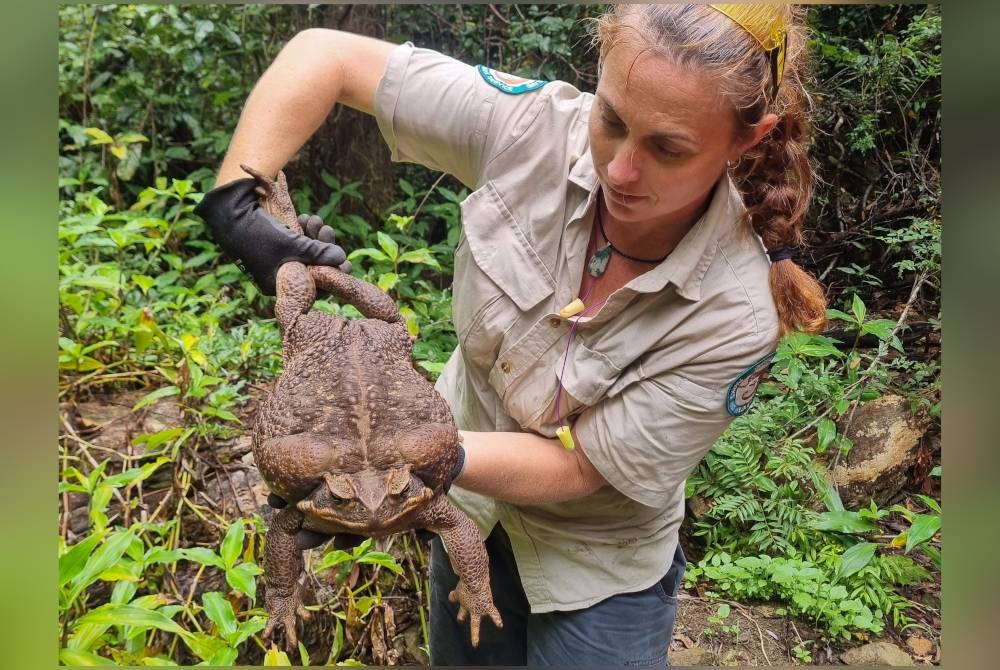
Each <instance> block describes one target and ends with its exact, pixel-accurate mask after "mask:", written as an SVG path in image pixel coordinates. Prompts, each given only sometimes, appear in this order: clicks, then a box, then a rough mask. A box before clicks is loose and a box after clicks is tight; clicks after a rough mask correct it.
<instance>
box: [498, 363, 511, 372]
mask: <svg viewBox="0 0 1000 670" xmlns="http://www.w3.org/2000/svg"><path fill="white" fill-rule="evenodd" d="M500 369H501V370H503V372H504V374H507V373H508V372H510V363H508V362H507V361H504V362H503V363H501V364H500Z"/></svg>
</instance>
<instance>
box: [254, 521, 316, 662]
mask: <svg viewBox="0 0 1000 670" xmlns="http://www.w3.org/2000/svg"><path fill="white" fill-rule="evenodd" d="M300 528H302V512H300V511H299V510H297V509H296V508H295V507H294V506H291V505H289V506H288V507H285V508H283V509H280V510H278V511H277V512H275V514H274V517H273V518H272V519H271V526H270V527H269V528H268V530H267V544H266V545H265V547H264V584H265V585H266V587H267V592H266V593H265V594H264V604H265V606H266V607H267V615H268V621H267V627H265V628H264V638H265V639H270V637H271V634H272V633H273V632H274V628H275V626H276V625H278V624H280V625H281V626H282V627H283V628H284V630H285V643H286V647H287V648H288V649H290V650H291V649H294V648H295V647H296V645H297V644H298V640H299V639H298V636H297V635H296V634H295V617H296V615H298V616H301V617H302V619H303V620H305V621H308V620H309V618H310V617H311V616H312V615H311V614H310V613H309V611H308V610H307V609H306V608H305V607H304V606H303V605H302V595H301V593H300V590H299V586H298V582H299V575H300V574H301V573H302V550H301V549H299V548H298V547H297V546H296V544H295V534H296V533H297V532H298V531H299V529H300Z"/></svg>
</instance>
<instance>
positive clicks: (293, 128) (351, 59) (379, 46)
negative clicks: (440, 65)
mask: <svg viewBox="0 0 1000 670" xmlns="http://www.w3.org/2000/svg"><path fill="white" fill-rule="evenodd" d="M394 48H395V45H394V44H391V43H388V42H380V41H379V40H374V39H371V38H368V37H364V36H361V35H353V34H350V33H343V32H339V31H335V30H325V29H311V30H305V31H302V32H300V33H298V34H297V35H296V36H295V37H293V38H292V39H291V40H289V42H288V44H286V45H285V47H284V48H283V49H282V50H281V52H280V53H279V54H278V56H277V58H275V60H274V62H273V63H272V64H271V66H270V67H269V68H268V69H267V71H266V72H264V74H263V75H262V76H261V78H260V80H259V81H258V82H257V84H256V86H254V89H253V91H252V92H251V93H250V96H249V97H248V98H247V101H246V105H245V106H244V108H243V113H242V114H241V115H240V121H239V124H238V125H237V127H236V130H235V132H234V133H233V139H232V141H231V143H230V145H229V150H228V151H227V153H226V157H225V159H224V160H223V162H222V167H221V168H220V170H219V175H218V179H217V180H216V186H221V185H222V184H225V183H227V182H230V181H233V180H234V179H239V178H241V177H246V176H247V175H246V174H245V173H244V172H243V170H242V169H240V164H247V165H251V166H253V167H254V168H255V169H257V170H259V171H260V172H263V173H264V174H266V175H269V176H270V175H274V174H276V173H277V171H278V170H279V169H281V168H282V167H283V166H284V165H285V164H286V163H287V162H288V161H289V160H290V159H291V158H292V156H294V155H295V153H296V152H297V151H298V150H299V149H300V148H301V147H302V145H303V144H305V143H306V141H307V140H308V139H309V138H310V137H311V136H312V134H313V133H314V132H316V130H317V129H318V128H319V127H320V125H321V124H322V123H323V121H324V119H326V117H327V115H328V114H329V113H330V110H331V109H333V106H334V105H335V104H337V103H338V102H341V103H343V104H345V105H348V106H350V107H354V108H357V109H361V110H362V111H366V112H368V113H371V112H372V110H373V107H374V98H375V89H376V88H377V87H378V82H379V80H380V79H381V76H382V73H383V72H384V71H385V65H386V62H387V61H388V58H389V55H390V54H391V52H392V50H393V49H394Z"/></svg>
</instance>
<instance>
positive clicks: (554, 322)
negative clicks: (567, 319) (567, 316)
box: [549, 316, 562, 328]
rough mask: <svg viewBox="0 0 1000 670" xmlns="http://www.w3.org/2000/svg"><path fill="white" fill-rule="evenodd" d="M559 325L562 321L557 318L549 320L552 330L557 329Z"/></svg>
mask: <svg viewBox="0 0 1000 670" xmlns="http://www.w3.org/2000/svg"><path fill="white" fill-rule="evenodd" d="M560 323H562V319H560V318H559V317H558V316H554V317H552V318H551V319H549V325H550V326H552V327H553V328H558V327H559V324H560Z"/></svg>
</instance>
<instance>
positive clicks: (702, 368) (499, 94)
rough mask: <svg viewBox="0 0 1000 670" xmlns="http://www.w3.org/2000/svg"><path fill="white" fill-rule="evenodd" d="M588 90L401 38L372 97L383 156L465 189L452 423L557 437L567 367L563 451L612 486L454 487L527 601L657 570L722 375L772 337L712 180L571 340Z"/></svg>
mask: <svg viewBox="0 0 1000 670" xmlns="http://www.w3.org/2000/svg"><path fill="white" fill-rule="evenodd" d="M491 78H492V80H493V82H494V84H490V83H489V81H488V80H489V79H491ZM498 86H499V87H504V86H507V89H508V91H515V92H514V93H511V92H507V91H503V90H500V88H498ZM511 86H513V88H511ZM521 89H528V90H526V91H525V92H522V93H517V92H516V91H518V90H521ZM592 100H593V96H592V95H591V94H588V93H582V92H580V91H578V90H577V89H576V88H574V87H572V86H571V85H569V84H567V83H564V82H557V81H556V82H549V83H546V84H544V86H543V85H542V84H541V83H537V84H532V83H527V84H525V83H521V84H517V83H516V81H514V82H513V84H512V79H511V78H509V77H507V76H505V75H501V74H499V73H495V72H492V71H489V70H486V69H483V68H479V69H477V68H475V67H472V66H469V65H466V64H463V63H460V62H458V61H456V60H454V59H451V58H448V57H446V56H443V55H441V54H439V53H436V52H433V51H428V50H424V49H417V48H414V47H413V46H412V45H410V44H404V45H401V46H399V47H398V48H397V49H396V50H395V51H394V52H393V54H392V57H391V59H390V61H389V64H388V67H387V69H386V71H385V74H384V75H383V78H382V80H381V82H380V84H379V87H378V91H377V93H376V100H375V114H376V118H377V120H378V124H379V127H380V129H381V131H382V134H383V136H384V137H385V139H386V141H387V142H388V144H389V147H390V149H391V150H392V158H393V160H395V161H411V162H417V163H421V164H423V165H426V166H428V167H431V168H435V169H438V170H442V171H445V172H448V173H450V174H452V175H454V176H455V177H457V178H458V179H459V180H460V181H461V182H462V183H464V184H465V185H467V186H468V187H469V188H470V189H474V191H473V192H472V194H471V195H470V196H469V197H468V199H467V200H466V201H465V202H464V203H462V220H463V230H462V235H461V238H460V241H459V243H458V247H457V249H456V251H455V277H454V289H453V290H454V302H453V305H454V321H455V326H456V328H457V331H458V337H459V347H458V349H457V350H456V351H455V352H454V353H453V355H452V356H451V359H450V360H449V362H448V364H447V366H446V367H445V369H444V371H443V373H442V374H441V377H440V379H439V380H438V382H437V389H438V391H439V392H440V393H441V394H442V395H443V396H444V397H445V399H446V400H447V401H448V403H449V405H450V406H451V408H452V410H453V412H454V415H455V419H456V421H457V423H458V425H459V428H461V429H464V430H473V431H532V432H535V433H539V434H541V435H544V436H547V437H554V436H555V430H556V428H557V427H558V419H557V417H556V411H555V398H556V391H557V385H558V384H559V381H560V373H562V374H561V381H562V385H563V389H564V390H563V392H562V396H561V397H562V400H561V405H562V406H563V407H562V409H563V411H562V414H563V417H564V419H566V418H568V421H569V423H571V424H572V425H574V426H575V432H576V434H577V437H578V440H577V447H576V448H578V449H583V450H584V452H585V453H586V455H587V458H589V459H590V461H591V462H592V463H593V464H594V466H595V467H596V468H597V469H598V470H599V471H600V473H601V474H602V475H603V476H604V477H605V478H606V479H607V481H608V483H609V484H610V486H605V487H603V488H601V489H600V490H598V491H597V492H596V493H594V494H592V495H589V496H586V497H584V498H580V499H576V500H572V501H569V502H563V503H558V504H544V505H513V504H508V503H504V502H498V501H496V500H493V499H491V498H487V497H484V496H481V495H478V494H475V493H472V492H469V491H466V490H463V489H461V488H460V484H456V485H455V487H454V488H452V489H451V493H450V497H451V499H452V500H453V501H454V502H455V504H457V505H458V506H460V507H461V508H462V509H463V510H464V511H465V512H466V513H467V514H468V515H469V516H470V517H471V518H473V519H474V520H475V521H476V523H477V524H478V525H479V527H480V530H481V532H482V533H483V535H484V536H485V535H487V534H488V533H489V532H490V531H491V530H492V528H493V527H494V525H495V524H496V523H497V522H498V521H499V522H500V523H502V524H503V527H504V529H505V530H506V531H507V533H508V534H509V536H510V540H511V545H512V547H513V551H514V555H515V559H516V561H517V566H518V570H519V573H520V576H521V580H522V582H523V584H524V590H525V593H526V595H527V597H528V601H529V603H530V604H531V609H532V611H533V612H546V611H551V610H572V609H577V608H582V607H587V606H589V605H591V604H594V603H596V602H598V601H600V600H602V599H604V598H607V597H608V596H611V595H614V594H617V593H626V592H631V591H637V590H640V589H644V588H647V587H649V586H651V585H652V584H654V583H655V582H656V581H657V580H659V579H660V578H661V577H662V576H663V575H664V574H665V573H666V572H667V569H668V568H669V566H670V563H671V560H672V558H673V553H674V549H675V546H676V543H677V532H678V528H679V527H680V524H681V520H682V518H683V515H684V480H685V478H686V477H687V475H688V474H689V473H690V472H691V470H692V469H693V468H694V467H695V466H696V465H697V464H698V462H699V461H700V460H701V458H702V457H703V456H704V455H705V453H706V452H707V451H708V450H709V449H710V448H711V446H712V444H713V443H714V442H715V441H716V439H718V437H719V436H720V435H721V434H722V432H723V430H724V429H725V428H726V426H727V425H728V424H729V423H730V421H731V420H732V418H733V416H732V415H731V414H730V413H729V412H728V411H727V407H726V398H727V393H728V392H729V391H730V390H731V388H730V387H731V385H732V384H733V382H734V380H736V379H737V378H738V377H740V375H741V373H744V372H745V371H747V370H748V369H749V368H750V367H751V366H752V365H753V364H754V363H755V362H757V361H759V360H761V359H762V358H763V357H765V356H766V355H768V354H769V353H770V352H772V351H773V349H774V346H775V343H776V340H777V317H776V313H775V307H774V302H773V299H772V297H771V294H770V290H769V288H768V268H769V262H768V260H767V257H766V255H765V253H764V249H763V246H762V245H761V242H760V239H759V238H758V237H757V236H756V235H754V234H753V233H752V232H748V227H747V226H738V225H737V222H738V220H739V219H740V216H741V215H742V214H743V212H744V208H743V204H742V201H741V199H740V196H739V194H738V192H737V191H736V190H735V188H734V187H733V185H732V184H731V183H730V181H729V179H728V178H723V179H722V180H721V181H720V182H719V184H718V185H717V186H716V188H715V190H714V192H713V195H712V199H711V203H710V205H709V207H708V209H707V211H706V212H705V214H704V215H703V216H702V217H701V219H700V220H699V221H698V222H697V223H696V224H695V225H694V227H693V228H692V229H691V231H690V232H689V233H688V234H687V235H686V236H685V237H684V239H683V240H682V241H681V242H680V244H679V245H678V246H677V247H676V248H675V250H674V251H673V252H672V253H671V254H670V256H669V257H668V258H667V259H666V260H664V261H663V262H662V263H660V264H659V265H658V266H656V267H655V268H653V269H651V270H650V271H648V272H646V273H645V274H643V275H641V276H639V277H637V278H635V279H633V280H632V281H630V282H629V283H628V284H627V285H626V286H624V287H623V288H621V289H619V290H618V291H616V292H614V293H613V294H612V295H611V296H610V297H609V299H608V300H607V302H606V303H605V304H604V306H603V307H601V309H600V311H598V312H597V313H596V314H595V315H593V316H591V317H586V318H582V319H580V320H579V321H580V323H579V324H578V326H577V328H576V332H575V335H574V336H573V337H572V341H571V342H570V343H569V348H568V353H567V339H568V337H569V335H570V327H571V325H572V321H571V320H569V319H563V318H560V316H559V314H558V312H559V310H560V308H562V307H563V306H565V305H566V304H567V303H569V302H570V301H572V300H573V299H574V298H575V297H576V294H577V289H578V287H579V285H580V279H581V276H582V273H583V271H584V264H585V263H586V261H587V259H586V258H585V255H586V250H587V244H588V241H589V237H590V231H591V226H592V223H593V219H594V207H595V202H596V197H597V194H598V187H599V184H598V181H597V176H596V174H595V171H594V166H593V162H592V160H591V155H590V148H589V142H588V137H587V115H588V111H589V108H590V105H591V102H592ZM564 356H565V357H566V360H565V371H564V372H563V363H564ZM529 466H530V464H529Z"/></svg>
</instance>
